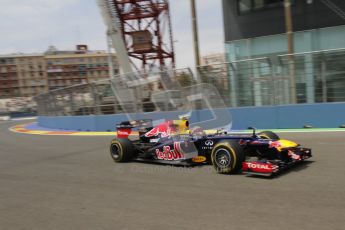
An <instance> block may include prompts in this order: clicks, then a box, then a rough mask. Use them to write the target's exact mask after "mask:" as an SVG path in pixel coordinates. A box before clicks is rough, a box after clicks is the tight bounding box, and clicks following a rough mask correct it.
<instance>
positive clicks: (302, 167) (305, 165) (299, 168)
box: [246, 160, 315, 180]
mask: <svg viewBox="0 0 345 230" xmlns="http://www.w3.org/2000/svg"><path fill="white" fill-rule="evenodd" d="M313 163H315V161H312V160H308V161H303V162H301V163H299V164H295V165H293V166H291V167H289V168H287V169H285V170H283V171H281V172H279V173H277V174H274V175H272V176H268V177H266V176H259V175H247V176H246V177H249V178H261V179H266V180H273V179H278V178H280V177H282V176H285V175H287V174H290V173H292V172H299V171H302V170H305V169H306V168H308V167H309V165H310V164H313Z"/></svg>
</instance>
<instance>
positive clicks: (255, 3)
mask: <svg viewBox="0 0 345 230" xmlns="http://www.w3.org/2000/svg"><path fill="white" fill-rule="evenodd" d="M291 2H292V4H293V3H294V0H292V1H291ZM283 5H284V0H237V8H238V11H239V14H247V13H250V12H254V11H258V10H264V9H269V8H275V7H282V6H283Z"/></svg>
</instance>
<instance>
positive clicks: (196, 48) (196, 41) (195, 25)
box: [190, 0, 200, 66]
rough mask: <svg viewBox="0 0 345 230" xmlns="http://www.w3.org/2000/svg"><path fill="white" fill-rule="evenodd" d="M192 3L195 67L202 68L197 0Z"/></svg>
mask: <svg viewBox="0 0 345 230" xmlns="http://www.w3.org/2000/svg"><path fill="white" fill-rule="evenodd" d="M190 3H191V11H192V27H193V43H194V55H195V65H196V66H200V54H199V36H198V22H197V15H196V7H195V0H191V1H190Z"/></svg>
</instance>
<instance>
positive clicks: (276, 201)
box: [0, 122, 345, 230]
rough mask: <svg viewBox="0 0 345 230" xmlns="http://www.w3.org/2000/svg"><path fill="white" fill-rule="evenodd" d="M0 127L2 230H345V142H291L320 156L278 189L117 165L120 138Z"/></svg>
mask: <svg viewBox="0 0 345 230" xmlns="http://www.w3.org/2000/svg"><path fill="white" fill-rule="evenodd" d="M15 124H18V122H17V123H13V122H7V123H0V229H1V230H3V229H6V230H7V229H11V230H12V229H59V230H60V229H73V230H75V229H236V230H241V229H245V230H248V229H266V230H270V229H274V230H276V229H289V230H292V229H303V230H307V229H313V230H316V229H322V230H325V229H332V230H335V229H339V230H340V229H345V199H344V198H345V179H344V176H345V152H344V150H345V133H344V132H331V133H295V134H294V133H283V134H281V136H282V137H283V138H289V139H292V140H296V141H298V142H300V143H301V144H302V145H304V146H306V147H311V148H312V149H313V153H314V157H313V158H311V160H310V161H309V163H308V164H304V165H301V166H300V167H296V168H293V169H292V170H291V171H289V172H287V173H284V174H282V175H280V176H278V177H276V178H273V179H265V178H257V177H246V176H244V175H234V176H229V175H219V174H216V173H215V172H214V171H213V169H212V167H211V166H204V167H196V168H187V169H186V168H182V167H170V166H160V165H152V164H144V163H126V164H115V163H114V162H113V161H112V160H111V158H110V156H109V153H108V146H109V142H110V140H111V138H112V137H109V136H108V137H107V136H106V137H77V136H39V135H28V134H20V133H12V132H10V131H8V128H9V127H10V126H13V125H15Z"/></svg>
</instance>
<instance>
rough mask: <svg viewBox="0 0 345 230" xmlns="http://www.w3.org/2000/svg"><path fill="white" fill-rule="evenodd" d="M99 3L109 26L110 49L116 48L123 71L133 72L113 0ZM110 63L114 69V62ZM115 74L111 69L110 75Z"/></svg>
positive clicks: (105, 21)
mask: <svg viewBox="0 0 345 230" xmlns="http://www.w3.org/2000/svg"><path fill="white" fill-rule="evenodd" d="M97 3H98V6H99V8H100V10H101V14H102V16H103V20H104V24H105V25H106V27H107V41H108V49H109V51H110V50H111V49H110V47H113V48H114V49H115V51H116V56H117V58H118V61H119V65H120V70H121V71H122V73H130V72H133V69H132V65H131V62H130V59H129V56H128V53H127V49H126V45H125V42H124V40H123V36H122V33H121V27H120V23H119V18H118V14H117V12H116V8H115V6H114V3H113V0H97ZM109 55H111V54H109ZM109 64H110V68H111V69H113V68H112V62H111V63H109ZM113 76H114V72H113V71H111V75H110V77H113Z"/></svg>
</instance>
